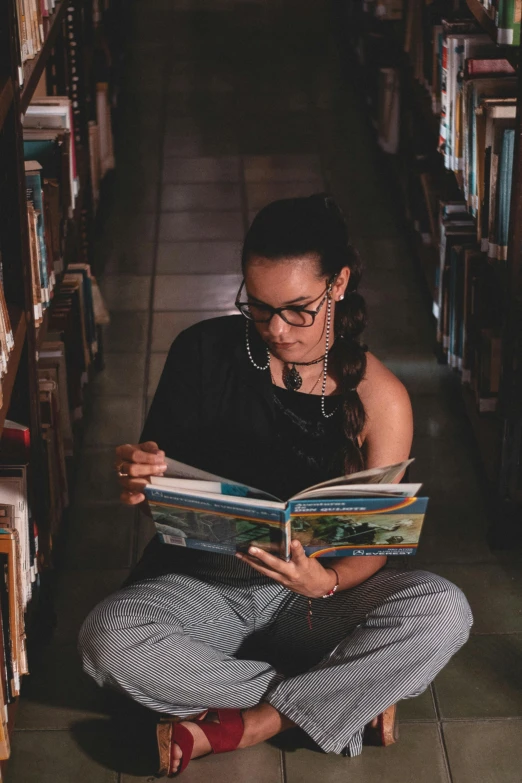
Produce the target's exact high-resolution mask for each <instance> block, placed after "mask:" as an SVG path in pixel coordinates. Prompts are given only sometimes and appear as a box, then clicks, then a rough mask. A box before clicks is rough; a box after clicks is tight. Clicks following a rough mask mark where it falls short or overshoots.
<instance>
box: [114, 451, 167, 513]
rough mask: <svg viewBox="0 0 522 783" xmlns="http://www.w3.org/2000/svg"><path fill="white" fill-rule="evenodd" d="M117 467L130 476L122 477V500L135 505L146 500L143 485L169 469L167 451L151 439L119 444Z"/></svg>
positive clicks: (129, 504)
mask: <svg viewBox="0 0 522 783" xmlns="http://www.w3.org/2000/svg"><path fill="white" fill-rule="evenodd" d="M116 469H117V470H118V471H119V472H120V473H128V476H122V477H121V478H120V484H121V485H122V487H123V491H122V493H121V495H120V500H121V501H122V502H123V503H126V504H127V505H128V506H135V505H136V504H137V503H141V502H142V501H143V500H145V495H144V494H143V487H144V486H145V484H148V482H149V478H150V476H161V475H163V473H164V472H165V471H166V470H167V466H166V465H165V452H164V451H160V449H159V448H158V444H157V443H154V442H153V441H151V440H149V441H147V442H146V443H138V444H131V443H126V444H125V445H124V446H118V448H117V449H116Z"/></svg>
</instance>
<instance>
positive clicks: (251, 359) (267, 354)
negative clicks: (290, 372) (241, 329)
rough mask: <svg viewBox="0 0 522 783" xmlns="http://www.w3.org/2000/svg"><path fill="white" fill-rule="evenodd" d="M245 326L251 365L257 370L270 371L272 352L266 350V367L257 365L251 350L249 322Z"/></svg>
mask: <svg viewBox="0 0 522 783" xmlns="http://www.w3.org/2000/svg"><path fill="white" fill-rule="evenodd" d="M245 326H246V329H245V341H246V349H247V354H248V358H249V359H250V362H251V364H252V365H253V366H254V367H255V368H256V370H268V368H269V367H270V351H269V350H268V348H267V349H266V357H267V362H266V364H265V366H264V367H261V365H260V364H256V362H255V361H254V357H253V356H252V351H251V350H250V340H249V329H250V323H249V321H247V322H246V324H245Z"/></svg>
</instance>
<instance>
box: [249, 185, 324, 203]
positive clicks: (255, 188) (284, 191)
mask: <svg viewBox="0 0 522 783" xmlns="http://www.w3.org/2000/svg"><path fill="white" fill-rule="evenodd" d="M323 189H324V185H323V183H322V181H321V180H320V179H318V180H315V181H312V182H272V181H269V182H247V186H246V192H247V201H248V208H249V209H250V210H256V209H261V208H262V207H264V206H266V205H267V204H269V203H270V202H271V201H278V200H279V199H282V198H299V197H302V196H311V195H312V193H320V192H321V191H322V190H323Z"/></svg>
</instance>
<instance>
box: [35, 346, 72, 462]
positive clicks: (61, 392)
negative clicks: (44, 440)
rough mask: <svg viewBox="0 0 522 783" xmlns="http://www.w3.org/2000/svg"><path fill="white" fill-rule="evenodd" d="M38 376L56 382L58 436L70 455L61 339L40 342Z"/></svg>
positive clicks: (70, 431)
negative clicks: (58, 418) (58, 419)
mask: <svg viewBox="0 0 522 783" xmlns="http://www.w3.org/2000/svg"><path fill="white" fill-rule="evenodd" d="M38 377H39V378H41V379H42V380H48V381H53V382H54V383H55V384H56V387H57V390H58V396H59V416H60V437H61V439H62V442H63V448H64V454H65V456H66V457H72V456H73V445H74V441H73V432H72V424H71V414H70V409H69V392H68V388H67V366H66V363H65V345H64V343H63V342H62V341H58V340H57V341H55V342H51V341H49V340H46V341H45V342H44V343H43V344H42V347H41V349H40V351H39V358H38Z"/></svg>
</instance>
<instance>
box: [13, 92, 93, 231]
mask: <svg viewBox="0 0 522 783" xmlns="http://www.w3.org/2000/svg"><path fill="white" fill-rule="evenodd" d="M23 127H24V134H25V133H26V131H27V130H31V129H32V130H38V131H42V130H48V131H51V130H52V131H54V132H56V133H61V134H66V133H68V135H69V139H70V145H69V147H70V155H69V156H68V165H69V180H70V194H71V196H70V198H71V203H70V206H69V217H70V218H72V216H73V212H74V208H75V205H76V199H77V197H78V193H79V189H80V184H79V179H78V168H77V156H76V144H75V140H74V124H73V115H72V104H71V100H70V98H67V97H65V96H59V95H56V96H52V97H47V98H36V99H35V100H34V101H33V102H32V103H30V104H29V106H28V107H27V110H26V113H25V115H24V119H23ZM26 138H29V137H28V136H26Z"/></svg>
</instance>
